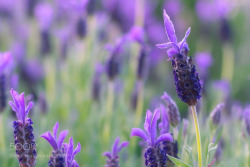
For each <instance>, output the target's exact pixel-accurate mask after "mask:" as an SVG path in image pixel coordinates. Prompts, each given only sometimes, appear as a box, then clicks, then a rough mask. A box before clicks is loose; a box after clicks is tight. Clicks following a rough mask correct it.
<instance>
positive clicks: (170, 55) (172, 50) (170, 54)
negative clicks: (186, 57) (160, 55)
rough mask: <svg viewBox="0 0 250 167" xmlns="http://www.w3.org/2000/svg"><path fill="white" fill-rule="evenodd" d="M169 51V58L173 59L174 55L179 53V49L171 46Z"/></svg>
mask: <svg viewBox="0 0 250 167" xmlns="http://www.w3.org/2000/svg"><path fill="white" fill-rule="evenodd" d="M167 53H168V57H169V59H172V57H173V56H174V55H177V54H179V50H176V48H171V49H168V51H167Z"/></svg>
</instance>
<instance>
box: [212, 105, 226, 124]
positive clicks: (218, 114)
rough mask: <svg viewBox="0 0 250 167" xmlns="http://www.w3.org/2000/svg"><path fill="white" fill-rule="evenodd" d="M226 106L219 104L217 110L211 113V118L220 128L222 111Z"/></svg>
mask: <svg viewBox="0 0 250 167" xmlns="http://www.w3.org/2000/svg"><path fill="white" fill-rule="evenodd" d="M224 106H225V104H224V103H220V104H218V105H217V106H216V107H215V109H214V110H213V111H212V112H211V114H210V117H211V119H212V123H213V125H214V126H218V125H219V124H220V122H221V113H222V109H223V107H224Z"/></svg>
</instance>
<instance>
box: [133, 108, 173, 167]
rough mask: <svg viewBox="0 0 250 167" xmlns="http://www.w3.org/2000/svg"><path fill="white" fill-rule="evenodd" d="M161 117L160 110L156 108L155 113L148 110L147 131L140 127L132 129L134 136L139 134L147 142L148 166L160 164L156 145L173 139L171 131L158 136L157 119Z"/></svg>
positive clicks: (145, 127)
mask: <svg viewBox="0 0 250 167" xmlns="http://www.w3.org/2000/svg"><path fill="white" fill-rule="evenodd" d="M159 119H160V110H159V109H156V110H155V111H154V113H152V112H151V111H149V110H148V111H147V113H146V118H145V123H144V130H145V131H146V133H145V132H144V131H143V130H142V129H139V128H133V129H132V131H131V135H130V137H132V136H138V137H140V138H141V139H143V140H144V142H145V143H147V145H148V147H147V149H146V150H145V155H144V157H145V165H146V166H147V167H151V166H158V162H159V158H158V156H157V150H156V146H157V145H158V144H159V143H160V142H162V141H173V138H172V136H171V134H170V133H165V134H161V135H160V136H159V137H158V138H157V136H156V135H157V130H156V127H157V121H158V120H159Z"/></svg>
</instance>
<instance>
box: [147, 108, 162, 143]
mask: <svg viewBox="0 0 250 167" xmlns="http://www.w3.org/2000/svg"><path fill="white" fill-rule="evenodd" d="M160 116H161V113H160V109H156V110H155V111H154V115H153V118H152V123H151V125H150V138H151V144H152V146H153V145H154V140H155V138H156V133H157V129H156V128H157V121H158V119H160Z"/></svg>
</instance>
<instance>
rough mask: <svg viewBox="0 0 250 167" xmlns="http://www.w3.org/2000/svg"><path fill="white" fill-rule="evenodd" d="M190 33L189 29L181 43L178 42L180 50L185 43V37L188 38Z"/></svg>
mask: <svg viewBox="0 0 250 167" xmlns="http://www.w3.org/2000/svg"><path fill="white" fill-rule="evenodd" d="M190 31H191V27H189V28H188V30H187V32H186V34H185V37H184V38H183V39H182V41H181V42H180V50H182V48H183V47H184V44H185V43H186V40H187V37H188V36H189V34H190Z"/></svg>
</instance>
